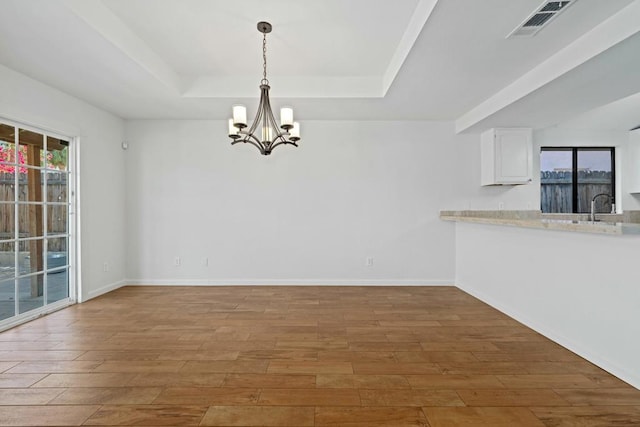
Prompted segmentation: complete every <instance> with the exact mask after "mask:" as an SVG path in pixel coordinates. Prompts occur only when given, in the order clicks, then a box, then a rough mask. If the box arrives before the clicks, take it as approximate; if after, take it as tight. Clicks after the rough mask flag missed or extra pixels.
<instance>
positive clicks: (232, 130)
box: [229, 22, 300, 156]
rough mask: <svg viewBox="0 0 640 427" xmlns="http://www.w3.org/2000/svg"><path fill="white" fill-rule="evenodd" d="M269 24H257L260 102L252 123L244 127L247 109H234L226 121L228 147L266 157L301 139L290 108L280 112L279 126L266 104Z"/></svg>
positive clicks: (238, 107)
mask: <svg viewBox="0 0 640 427" xmlns="http://www.w3.org/2000/svg"><path fill="white" fill-rule="evenodd" d="M271 29H272V27H271V24H270V23H268V22H258V31H260V32H261V33H262V61H263V63H262V64H263V65H262V80H261V81H260V103H259V104H258V112H257V113H256V117H255V118H254V119H253V123H252V124H251V127H249V129H248V130H245V128H247V107H245V106H244V105H234V106H233V118H232V119H229V138H231V139H232V140H233V142H232V143H231V145H234V144H237V143H239V142H244V143H249V144H252V145H254V146H255V147H256V148H257V149H258V150H260V153H262V154H264V155H265V156H268V155H269V154H271V151H272V150H273V149H274V148H276V147H277V146H278V145H282V144H291V145H295V146H296V147H297V146H298V144H297V143H296V142H297V141H299V140H300V124H299V123H298V122H294V121H293V109H292V108H291V107H283V108H281V109H280V126H278V125H277V122H276V119H275V118H274V117H273V111H272V110H271V102H270V101H269V89H271V87H270V86H269V80H267V33H270V32H271Z"/></svg>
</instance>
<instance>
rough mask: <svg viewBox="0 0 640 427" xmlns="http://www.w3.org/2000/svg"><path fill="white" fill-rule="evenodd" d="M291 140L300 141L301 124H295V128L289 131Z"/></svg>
mask: <svg viewBox="0 0 640 427" xmlns="http://www.w3.org/2000/svg"><path fill="white" fill-rule="evenodd" d="M289 138H298V139H300V123H298V122H293V127H292V128H291V129H290V130H289Z"/></svg>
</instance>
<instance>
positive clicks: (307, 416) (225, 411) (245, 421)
mask: <svg viewBox="0 0 640 427" xmlns="http://www.w3.org/2000/svg"><path fill="white" fill-rule="evenodd" d="M200 425H201V426H278V427H285V426H291V427H310V426H313V425H314V408H312V407H303V406H298V407H287V406H210V407H209V409H208V410H207V413H206V414H205V416H204V418H203V419H202V422H201V423H200Z"/></svg>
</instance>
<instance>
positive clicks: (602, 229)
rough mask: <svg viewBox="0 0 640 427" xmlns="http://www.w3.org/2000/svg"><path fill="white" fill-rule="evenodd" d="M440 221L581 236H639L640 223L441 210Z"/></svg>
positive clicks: (535, 214) (518, 213) (501, 212)
mask: <svg viewBox="0 0 640 427" xmlns="http://www.w3.org/2000/svg"><path fill="white" fill-rule="evenodd" d="M605 217H606V216H605ZM617 217H618V216H616V218H617ZM440 219H442V220H444V221H458V222H471V223H476V224H494V225H506V226H512V227H523V228H539V229H545V230H557V231H573V232H579V233H598V234H609V235H634V234H635V235H640V224H638V223H628V222H605V221H596V222H592V221H581V220H576V219H558V217H557V216H553V217H551V218H545V217H544V215H542V214H541V213H540V211H471V210H467V211H440Z"/></svg>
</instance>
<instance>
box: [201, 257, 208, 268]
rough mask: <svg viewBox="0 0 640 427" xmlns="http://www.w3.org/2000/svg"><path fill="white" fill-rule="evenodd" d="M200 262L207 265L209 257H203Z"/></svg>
mask: <svg viewBox="0 0 640 427" xmlns="http://www.w3.org/2000/svg"><path fill="white" fill-rule="evenodd" d="M202 263H203V264H204V266H205V267H209V258H208V257H205V258H204V260H203V261H202Z"/></svg>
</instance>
